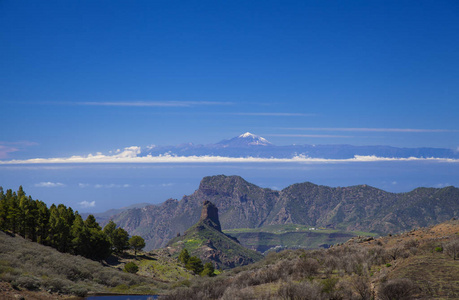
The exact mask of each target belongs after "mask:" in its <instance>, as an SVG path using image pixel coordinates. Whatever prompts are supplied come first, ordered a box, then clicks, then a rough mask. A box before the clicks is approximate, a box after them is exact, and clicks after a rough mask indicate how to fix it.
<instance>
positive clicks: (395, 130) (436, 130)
mask: <svg viewBox="0 0 459 300" xmlns="http://www.w3.org/2000/svg"><path fill="white" fill-rule="evenodd" d="M281 129H286V130H311V131H349V132H418V133H429V132H459V130H452V129H419V128H342V127H336V128H323V127H306V128H304V127H302V128H298V127H296V128H281Z"/></svg>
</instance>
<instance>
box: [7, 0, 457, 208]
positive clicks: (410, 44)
mask: <svg viewBox="0 0 459 300" xmlns="http://www.w3.org/2000/svg"><path fill="white" fill-rule="evenodd" d="M458 16H459V2H458V1H455V0H452V1H215V0H213V1H114V0H110V1H81V0H80V1H61V0H59V1H12V0H10V1H8V0H3V1H0V28H2V29H1V30H0V111H1V123H0V159H2V160H8V159H21V158H36V157H69V156H71V155H86V154H88V153H96V152H99V151H100V152H103V153H106V152H108V151H109V150H114V149H117V148H124V147H127V146H133V145H136V146H146V145H150V144H156V145H170V144H179V143H184V142H193V143H197V144H198V143H203V144H207V143H214V142H218V141H219V140H221V139H225V138H231V137H233V136H236V135H239V134H241V133H243V132H246V131H250V132H253V133H255V134H258V135H261V136H263V137H265V138H267V139H268V140H270V141H271V142H273V143H274V144H277V145H286V144H293V143H296V144H353V145H375V144H379V145H392V146H400V147H445V148H453V149H456V148H458V147H459V131H458V130H459V122H458V118H457V115H458V112H459V101H458V96H459V71H458V70H459V34H458V32H459V18H458ZM387 129H389V130H387ZM409 129H412V130H409ZM5 170H6V169H3V170H0V172H1V173H3V174H4V175H3V176H1V175H0V179H3V180H4V181H7V179H6V177H7V176H6V175H5V174H6V171H5ZM214 171H215V172H218V170H214ZM203 173H205V172H203ZM234 173H237V172H234ZM102 174H105V173H103V172H102V173H101V176H106V174H105V175H102ZM29 175H30V174H22V175H18V179H17V180H16V181H14V182H12V183H11V184H16V183H17V182H18V181H20V180H19V178H23V180H24V181H25V177H27V176H29ZM200 175H202V174H199V176H200ZM30 176H32V177H27V181H28V182H30V186H31V188H30V189H32V190H33V188H32V186H33V182H41V181H43V182H48V181H49V180H47V179H46V178H41V177H40V178H39V176H38V175H30ZM34 176H35V177H34ZM54 176H55V177H56V176H57V177H58V175H57V173H56V174H55V175H54ZM81 176H83V175H81ZM196 176H197V175H196ZM50 177H52V176H50ZM79 179H81V178H79ZM55 181H56V182H57V181H58V179H56V178H54V181H53V182H55ZM61 181H64V180H60V181H58V182H61ZM79 181H84V180H79ZM96 181H97V179H96V178H95V179H93V183H94V182H96ZM273 181H274V180H273ZM76 182H77V180H76V179H75V182H74V183H73V184H76ZM193 182H195V181H193ZM293 182H295V178H292V182H291V183H293ZM80 183H81V182H80ZM108 184H109V183H107V186H108ZM158 184H168V183H167V182H164V183H158ZM335 184H339V182H338V180H337V181H336V182H335ZM0 185H1V183H0ZM65 185H66V186H67V187H68V186H70V183H65ZM432 185H433V183H432ZM12 188H16V187H14V186H12ZM45 196H46V195H45V194H44V197H45ZM42 198H43V197H42ZM137 202H139V201H137Z"/></svg>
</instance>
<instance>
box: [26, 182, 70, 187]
mask: <svg viewBox="0 0 459 300" xmlns="http://www.w3.org/2000/svg"><path fill="white" fill-rule="evenodd" d="M34 186H35V187H48V188H51V187H61V186H65V184H63V183H60V182H50V181H47V182H40V183H36V184H34Z"/></svg>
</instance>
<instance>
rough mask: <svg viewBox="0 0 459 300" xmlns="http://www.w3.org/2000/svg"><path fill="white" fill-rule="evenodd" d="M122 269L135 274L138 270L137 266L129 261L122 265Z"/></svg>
mask: <svg viewBox="0 0 459 300" xmlns="http://www.w3.org/2000/svg"><path fill="white" fill-rule="evenodd" d="M124 271H125V272H128V273H132V274H135V273H137V272H138V271H139V267H138V266H137V265H136V264H135V263H133V262H132V261H131V262H128V263H127V264H125V265H124Z"/></svg>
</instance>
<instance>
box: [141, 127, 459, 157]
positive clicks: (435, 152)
mask: <svg viewBox="0 0 459 300" xmlns="http://www.w3.org/2000/svg"><path fill="white" fill-rule="evenodd" d="M165 154H168V155H177V156H191V155H196V156H204V155H211V156H225V157H247V156H251V157H261V158H292V157H295V156H306V157H311V158H326V159H327V158H328V159H347V158H353V157H354V156H356V155H359V156H377V157H394V158H409V157H418V158H430V157H436V158H459V152H458V151H456V150H453V149H446V148H397V147H391V146H352V145H289V146H276V145H273V144H272V143H270V142H269V141H268V140H267V139H265V138H263V137H260V136H257V135H254V134H252V133H250V132H246V133H244V134H241V135H240V136H238V137H234V138H232V139H228V140H223V141H220V142H218V143H216V144H208V145H195V144H192V143H188V144H181V145H176V146H150V147H146V148H144V149H142V150H141V152H140V153H139V154H138V156H141V157H142V156H148V155H151V156H158V155H165Z"/></svg>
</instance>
